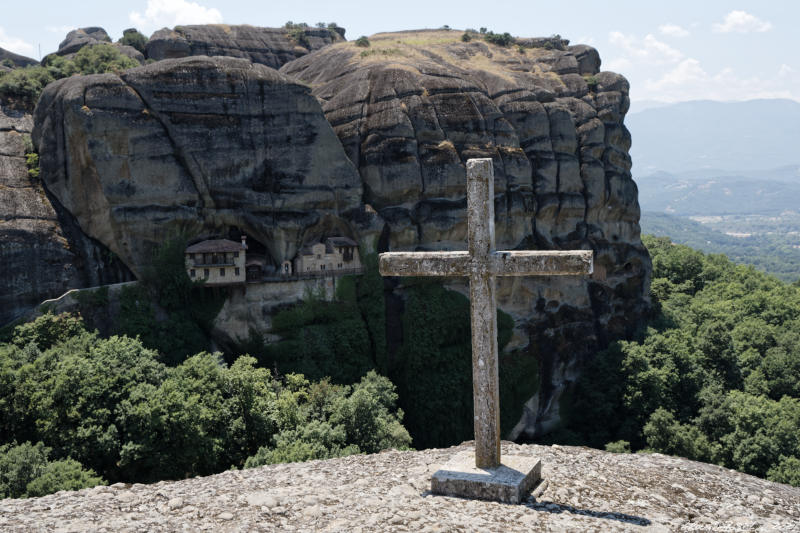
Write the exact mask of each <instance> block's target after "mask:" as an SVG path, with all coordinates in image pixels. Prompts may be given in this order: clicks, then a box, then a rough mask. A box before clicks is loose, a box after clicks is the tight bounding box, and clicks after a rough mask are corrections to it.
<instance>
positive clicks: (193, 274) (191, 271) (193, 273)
mask: <svg viewBox="0 0 800 533" xmlns="http://www.w3.org/2000/svg"><path fill="white" fill-rule="evenodd" d="M189 275H190V276H191V277H194V276H195V272H194V269H191V270H190V271H189Z"/></svg>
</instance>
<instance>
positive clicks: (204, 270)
mask: <svg viewBox="0 0 800 533" xmlns="http://www.w3.org/2000/svg"><path fill="white" fill-rule="evenodd" d="M203 276H205V277H208V269H207V268H204V269H203Z"/></svg>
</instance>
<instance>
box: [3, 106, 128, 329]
mask: <svg viewBox="0 0 800 533" xmlns="http://www.w3.org/2000/svg"><path fill="white" fill-rule="evenodd" d="M32 127H33V118H32V117H31V115H30V113H28V112H26V111H25V110H24V109H18V108H16V107H15V106H11V105H10V103H9V102H5V101H2V99H0V264H1V265H3V267H2V272H3V275H2V276H0V325H2V324H5V323H6V322H9V321H10V320H13V319H15V318H16V317H17V316H19V315H21V314H22V313H24V312H25V311H27V310H29V309H30V308H31V307H33V306H35V305H38V304H39V303H41V302H42V300H45V299H47V298H52V297H54V296H57V295H59V294H61V293H63V292H64V291H66V290H67V289H71V288H78V287H86V286H92V285H99V284H101V283H108V282H112V281H117V280H121V279H126V278H127V275H126V273H127V269H126V268H125V267H124V266H123V265H121V264H120V263H119V262H118V261H114V259H113V257H112V256H111V255H109V254H108V251H107V250H106V249H105V247H103V246H102V245H100V244H99V243H96V242H93V241H92V240H91V239H88V238H87V237H86V236H85V235H84V234H83V233H82V232H81V231H80V229H78V228H77V226H76V225H75V224H74V223H73V221H72V220H71V217H70V215H69V213H66V212H65V211H64V210H63V209H58V206H57V205H56V206H53V204H52V203H51V201H50V198H48V196H47V195H46V193H45V190H44V189H43V187H42V184H41V182H40V181H39V179H38V178H35V177H32V176H29V175H28V168H27V166H26V137H27V138H28V139H27V144H30V131H31V128H32Z"/></svg>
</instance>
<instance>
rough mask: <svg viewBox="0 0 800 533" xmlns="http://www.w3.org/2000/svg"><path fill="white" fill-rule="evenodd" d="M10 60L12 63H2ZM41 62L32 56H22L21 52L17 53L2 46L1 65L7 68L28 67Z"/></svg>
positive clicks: (0, 51)
mask: <svg viewBox="0 0 800 533" xmlns="http://www.w3.org/2000/svg"><path fill="white" fill-rule="evenodd" d="M6 62H10V63H11V64H12V65H13V66H11V65H2V63H6ZM38 64H39V62H38V61H36V60H35V59H31V58H30V57H25V56H21V55H19V54H15V53H14V52H10V51H8V50H5V49H3V48H0V66H3V67H6V68H14V67H27V66H29V65H38Z"/></svg>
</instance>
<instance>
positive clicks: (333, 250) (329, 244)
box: [284, 237, 361, 274]
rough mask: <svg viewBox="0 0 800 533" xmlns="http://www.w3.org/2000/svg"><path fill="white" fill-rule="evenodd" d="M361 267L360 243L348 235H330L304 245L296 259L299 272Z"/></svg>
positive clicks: (296, 267) (297, 271)
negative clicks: (322, 239) (321, 240)
mask: <svg viewBox="0 0 800 533" xmlns="http://www.w3.org/2000/svg"><path fill="white" fill-rule="evenodd" d="M284 268H286V265H284ZM360 268H361V259H360V258H359V256H358V244H357V243H356V242H355V241H354V240H352V239H348V238H347V237H328V238H327V239H325V240H324V241H323V242H318V243H315V244H311V245H307V246H304V247H303V248H302V249H301V250H300V251H299V252H298V254H297V257H295V260H294V271H295V272H296V273H298V274H306V273H310V272H315V273H319V272H326V273H327V272H331V271H334V272H335V271H337V270H355V269H360Z"/></svg>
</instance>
